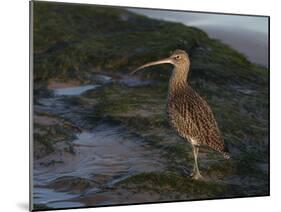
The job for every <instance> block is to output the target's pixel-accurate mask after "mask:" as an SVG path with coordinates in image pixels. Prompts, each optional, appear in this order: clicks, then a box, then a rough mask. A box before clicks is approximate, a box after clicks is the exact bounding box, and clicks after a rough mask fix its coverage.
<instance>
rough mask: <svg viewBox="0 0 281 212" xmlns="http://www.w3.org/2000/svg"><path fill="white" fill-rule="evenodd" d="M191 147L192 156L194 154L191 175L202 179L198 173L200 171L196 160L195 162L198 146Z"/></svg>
mask: <svg viewBox="0 0 281 212" xmlns="http://www.w3.org/2000/svg"><path fill="white" fill-rule="evenodd" d="M192 149H193V156H194V166H193V172H192V174H191V176H192V178H193V179H195V180H198V179H203V177H202V175H201V174H200V171H199V168H198V162H197V159H198V152H199V147H198V146H193V148H192Z"/></svg>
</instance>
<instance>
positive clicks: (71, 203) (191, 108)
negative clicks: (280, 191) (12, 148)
mask: <svg viewBox="0 0 281 212" xmlns="http://www.w3.org/2000/svg"><path fill="white" fill-rule="evenodd" d="M30 93H31V98H30V104H31V106H30V108H31V113H30V208H31V210H51V209H69V208H83V207H100V206H114V205H130V204H145V203H161V202H175V201H192V200H208V199H223V198H238V197H256V196H267V195H269V17H268V16H257V15H239V14H222V13H206V12H195V11H174V10H161V9H145V8H129V7H118V6H102V5H91V4H75V3H58V2H43V1H31V2H30Z"/></svg>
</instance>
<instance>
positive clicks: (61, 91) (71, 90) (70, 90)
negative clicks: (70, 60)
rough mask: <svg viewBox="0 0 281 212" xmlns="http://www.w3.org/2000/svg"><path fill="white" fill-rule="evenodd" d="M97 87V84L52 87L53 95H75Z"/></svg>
mask: <svg viewBox="0 0 281 212" xmlns="http://www.w3.org/2000/svg"><path fill="white" fill-rule="evenodd" d="M97 87H99V85H82V86H77V87H67V88H56V89H54V92H55V95H58V96H62V95H63V96H72V95H73V96H75V95H80V94H82V93H83V92H85V91H87V90H90V89H94V88H97Z"/></svg>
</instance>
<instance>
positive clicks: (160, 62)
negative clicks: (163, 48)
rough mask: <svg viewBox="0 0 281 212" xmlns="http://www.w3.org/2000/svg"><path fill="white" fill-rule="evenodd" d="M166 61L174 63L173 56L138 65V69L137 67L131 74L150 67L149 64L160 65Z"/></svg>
mask: <svg viewBox="0 0 281 212" xmlns="http://www.w3.org/2000/svg"><path fill="white" fill-rule="evenodd" d="M164 63H169V64H174V63H173V61H172V59H171V58H169V57H168V58H165V59H162V60H157V61H153V62H150V63H146V64H144V65H142V66H140V67H138V68H137V69H135V70H134V71H132V72H131V73H130V74H134V73H136V72H137V71H138V70H140V69H143V68H146V67H149V66H154V65H158V64H164Z"/></svg>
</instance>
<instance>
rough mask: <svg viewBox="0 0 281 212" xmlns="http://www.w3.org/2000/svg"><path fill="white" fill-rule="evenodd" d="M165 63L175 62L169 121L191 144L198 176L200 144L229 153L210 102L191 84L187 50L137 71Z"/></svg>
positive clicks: (170, 86)
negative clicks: (189, 82) (189, 81)
mask: <svg viewBox="0 0 281 212" xmlns="http://www.w3.org/2000/svg"><path fill="white" fill-rule="evenodd" d="M163 63H170V64H173V65H174V69H173V72H172V76H171V78H170V81H169V91H168V103H167V113H168V116H169V121H170V123H171V125H172V127H173V128H174V129H175V130H176V131H177V132H178V134H179V135H180V136H181V137H182V138H184V139H185V140H186V141H189V142H190V143H191V144H192V146H193V154H194V163H195V164H194V170H193V174H192V176H193V178H195V179H199V178H202V176H201V174H200V172H199V168H198V164H197V155H198V151H199V147H200V146H202V145H206V146H208V147H210V148H212V149H213V150H216V151H218V152H220V153H222V154H223V156H224V157H225V158H226V159H228V158H229V153H228V150H227V149H226V148H225V145H224V141H223V138H222V136H221V133H220V131H219V128H218V125H217V122H216V120H215V117H214V115H213V112H212V110H211V108H210V106H209V105H208V103H207V102H206V101H205V100H204V99H203V98H202V97H200V96H199V94H198V93H196V92H195V91H194V90H193V89H192V88H191V87H190V86H189V84H188V81H187V80H188V73H189V67H190V60H189V56H188V54H187V53H186V52H185V51H183V50H176V51H174V52H173V53H172V55H171V56H170V57H169V58H166V59H163V60H159V61H156V62H151V63H147V64H145V65H143V66H141V67H139V68H138V69H136V70H135V71H134V72H136V71H137V70H140V69H142V68H145V67H148V66H151V65H157V64H163Z"/></svg>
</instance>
